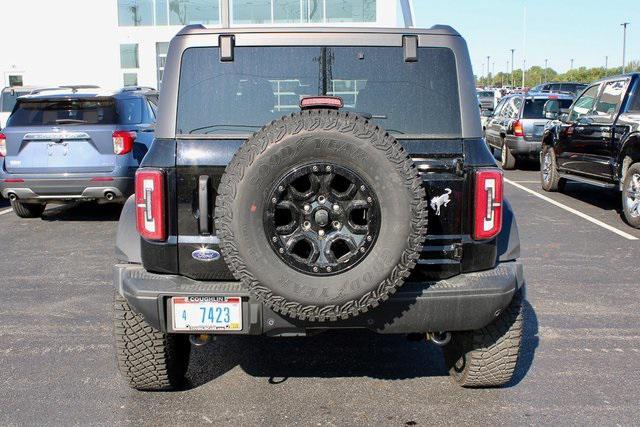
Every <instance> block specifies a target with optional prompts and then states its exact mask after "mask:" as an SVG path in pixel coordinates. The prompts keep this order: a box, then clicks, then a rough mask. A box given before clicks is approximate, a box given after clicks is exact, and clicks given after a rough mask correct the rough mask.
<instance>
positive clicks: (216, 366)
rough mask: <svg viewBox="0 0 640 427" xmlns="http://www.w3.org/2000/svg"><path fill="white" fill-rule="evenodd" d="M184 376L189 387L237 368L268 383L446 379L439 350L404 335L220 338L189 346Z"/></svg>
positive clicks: (358, 333)
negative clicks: (347, 379) (187, 370)
mask: <svg viewBox="0 0 640 427" xmlns="http://www.w3.org/2000/svg"><path fill="white" fill-rule="evenodd" d="M191 357H192V363H191V364H190V367H189V372H188V373H187V378H188V380H189V385H188V386H189V387H190V388H195V387H198V386H201V385H203V384H206V383H207V382H209V381H212V380H214V379H215V378H217V377H219V376H221V375H222V374H224V373H225V372H227V371H228V370H230V369H232V368H233V367H235V366H240V367H241V368H242V369H243V370H244V371H245V372H246V373H247V374H249V375H251V376H253V377H264V378H267V379H268V382H269V383H271V384H281V383H283V382H285V381H286V380H287V379H288V378H296V377H305V378H337V377H370V378H378V379H386V380H398V379H408V378H417V377H431V376H447V375H448V373H447V370H446V368H445V366H444V361H443V358H442V352H441V350H440V349H439V348H438V347H436V346H435V345H433V344H430V343H427V342H426V341H425V340H421V341H410V340H408V339H407V337H406V336H404V335H378V334H375V333H373V332H369V331H365V330H361V331H355V332H354V331H350V332H346V331H330V332H325V333H323V334H320V335H316V336H312V337H306V338H269V337H238V336H235V337H234V336H223V337H218V338H217V340H216V341H215V342H214V343H212V344H209V345H208V346H205V347H201V348H194V349H192V352H191Z"/></svg>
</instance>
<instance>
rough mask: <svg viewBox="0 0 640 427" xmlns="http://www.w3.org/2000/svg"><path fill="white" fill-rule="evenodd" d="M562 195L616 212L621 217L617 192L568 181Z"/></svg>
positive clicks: (618, 193)
mask: <svg viewBox="0 0 640 427" xmlns="http://www.w3.org/2000/svg"><path fill="white" fill-rule="evenodd" d="M562 193H563V194H565V195H567V196H570V197H573V198H574V199H577V200H580V201H581V202H584V203H588V204H590V205H592V206H595V207H597V208H599V209H603V210H606V211H616V212H617V213H619V214H620V215H622V203H621V201H620V192H619V191H616V190H613V189H604V188H598V187H595V186H593V185H589V184H582V183H579V182H571V181H568V182H567V183H566V184H565V188H564V189H563V190H562Z"/></svg>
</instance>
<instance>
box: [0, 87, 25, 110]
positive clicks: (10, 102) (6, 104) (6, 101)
mask: <svg viewBox="0 0 640 427" xmlns="http://www.w3.org/2000/svg"><path fill="white" fill-rule="evenodd" d="M28 93H29V92H24V91H17V90H16V91H13V93H12V91H9V90H8V91H6V92H2V102H0V108H2V109H1V110H0V111H2V112H3V113H10V112H12V111H13V107H14V106H15V105H16V100H17V99H18V97H19V96H22V95H27V94H28Z"/></svg>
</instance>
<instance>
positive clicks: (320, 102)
mask: <svg viewBox="0 0 640 427" xmlns="http://www.w3.org/2000/svg"><path fill="white" fill-rule="evenodd" d="M342 107H344V102H343V101H342V98H340V97H338V96H308V97H306V98H302V99H301V100H300V108H302V109H303V110H304V109H305V108H342Z"/></svg>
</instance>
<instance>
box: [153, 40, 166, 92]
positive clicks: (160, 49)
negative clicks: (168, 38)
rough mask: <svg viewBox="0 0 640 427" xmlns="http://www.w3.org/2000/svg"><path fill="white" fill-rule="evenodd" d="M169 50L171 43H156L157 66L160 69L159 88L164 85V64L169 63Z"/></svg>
mask: <svg viewBox="0 0 640 427" xmlns="http://www.w3.org/2000/svg"><path fill="white" fill-rule="evenodd" d="M168 51H169V43H167V42H161V43H156V66H157V70H158V89H160V88H161V87H162V76H163V75H164V66H165V65H166V63H167V52H168Z"/></svg>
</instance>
